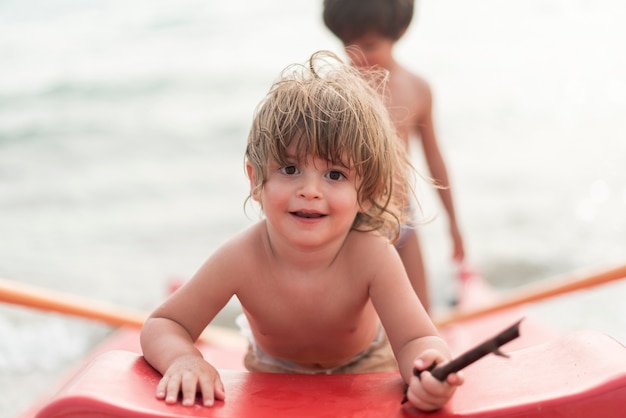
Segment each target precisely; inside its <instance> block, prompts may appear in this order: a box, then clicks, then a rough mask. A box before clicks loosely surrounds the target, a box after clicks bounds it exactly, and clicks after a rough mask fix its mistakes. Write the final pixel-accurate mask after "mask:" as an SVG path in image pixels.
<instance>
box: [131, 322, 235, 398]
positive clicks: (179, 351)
mask: <svg viewBox="0 0 626 418" xmlns="http://www.w3.org/2000/svg"><path fill="white" fill-rule="evenodd" d="M141 345H142V348H143V353H144V357H145V359H146V361H148V363H150V364H151V365H152V366H153V367H154V368H155V369H157V370H158V371H159V372H161V374H163V378H162V379H161V380H160V382H159V384H158V385H157V390H156V397H157V398H158V399H162V400H164V401H165V402H166V403H169V404H174V403H176V402H177V401H178V395H179V393H182V404H183V405H186V406H191V405H193V404H194V402H195V399H196V392H200V393H201V394H202V402H203V404H204V405H205V406H212V405H213V403H214V400H215V399H221V400H223V399H224V397H225V393H224V385H223V383H222V381H221V379H220V377H219V374H218V372H217V370H216V369H215V368H214V367H213V366H211V365H210V364H209V363H207V362H206V361H205V360H204V358H203V357H202V354H201V353H200V351H199V350H198V349H197V348H196V347H195V346H194V344H193V339H192V338H191V336H190V335H189V333H188V332H187V330H186V329H185V328H183V327H182V326H181V325H179V324H178V323H176V322H175V321H173V320H170V319H167V318H162V317H155V316H151V317H150V318H149V319H148V320H147V321H146V322H145V324H144V326H143V328H142V331H141Z"/></svg>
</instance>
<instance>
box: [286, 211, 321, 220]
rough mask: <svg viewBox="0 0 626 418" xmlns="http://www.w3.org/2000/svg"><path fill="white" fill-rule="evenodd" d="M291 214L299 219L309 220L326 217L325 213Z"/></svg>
mask: <svg viewBox="0 0 626 418" xmlns="http://www.w3.org/2000/svg"><path fill="white" fill-rule="evenodd" d="M291 214H292V215H294V216H297V217H299V218H307V219H315V218H322V217H324V216H326V215H324V214H323V213H317V212H291Z"/></svg>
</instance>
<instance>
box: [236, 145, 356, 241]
mask: <svg viewBox="0 0 626 418" xmlns="http://www.w3.org/2000/svg"><path fill="white" fill-rule="evenodd" d="M290 148H291V147H290ZM251 169H252V168H251V167H248V173H249V174H251ZM253 175H254V174H253V173H252V176H253ZM357 186H358V183H357V178H356V174H355V172H354V171H353V170H350V169H346V168H345V167H343V166H341V165H331V164H330V163H328V162H327V161H326V160H324V159H320V158H318V157H313V156H309V157H308V158H307V160H306V161H304V162H298V161H297V159H296V158H293V159H290V162H289V164H287V165H285V166H280V165H279V164H278V163H277V162H275V161H273V162H272V163H271V164H270V166H269V169H268V173H267V177H266V180H265V183H264V185H263V187H262V189H261V190H260V191H259V192H258V193H254V194H253V196H252V197H253V198H254V199H255V200H257V201H258V202H260V203H261V207H262V208H263V212H264V213H265V217H266V219H267V222H268V225H269V226H270V228H271V229H272V230H273V231H274V232H276V233H277V234H279V235H280V236H282V237H284V238H286V239H287V241H288V242H289V243H290V244H291V245H294V246H298V247H309V248H311V247H317V246H321V245H324V244H329V243H331V242H333V241H336V240H337V239H344V238H345V235H346V234H347V233H348V231H349V230H350V229H351V227H352V224H353V222H354V219H355V217H356V215H357V213H358V211H359V205H358V197H357V190H356V189H357Z"/></svg>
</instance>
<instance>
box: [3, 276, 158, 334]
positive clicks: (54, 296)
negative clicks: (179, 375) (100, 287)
mask: <svg viewBox="0 0 626 418" xmlns="http://www.w3.org/2000/svg"><path fill="white" fill-rule="evenodd" d="M0 302H7V303H12V304H14V305H21V306H27V307H30V308H35V309H41V310H45V311H54V312H59V313H62V314H67V315H74V316H79V317H83V318H88V319H95V320H98V321H103V322H106V323H108V324H110V325H115V326H122V325H130V326H137V327H140V326H141V325H142V324H143V322H144V321H145V319H146V317H147V316H146V315H145V314H144V313H143V312H140V311H134V310H130V309H124V308H120V307H117V306H112V305H108V304H104V303H102V302H97V301H94V300H91V299H87V298H81V297H78V296H73V295H68V294H66V293H62V292H56V291H53V290H48V289H44V288H41V287H38V286H33V285H27V284H24V283H17V282H15V281H11V280H6V279H1V278H0Z"/></svg>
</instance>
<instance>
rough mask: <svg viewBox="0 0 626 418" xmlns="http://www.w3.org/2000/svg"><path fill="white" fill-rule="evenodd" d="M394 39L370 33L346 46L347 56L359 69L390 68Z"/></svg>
mask: <svg viewBox="0 0 626 418" xmlns="http://www.w3.org/2000/svg"><path fill="white" fill-rule="evenodd" d="M393 45H394V41H393V39H390V38H386V37H384V36H381V35H379V34H377V33H373V32H372V33H368V34H365V35H363V36H361V37H359V38H356V39H354V40H352V41H351V42H350V43H349V44H346V45H345V47H346V54H347V55H348V57H349V58H350V61H351V62H352V64H354V65H355V66H357V67H371V66H379V67H382V68H388V67H389V64H390V62H391V60H392V49H393Z"/></svg>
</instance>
